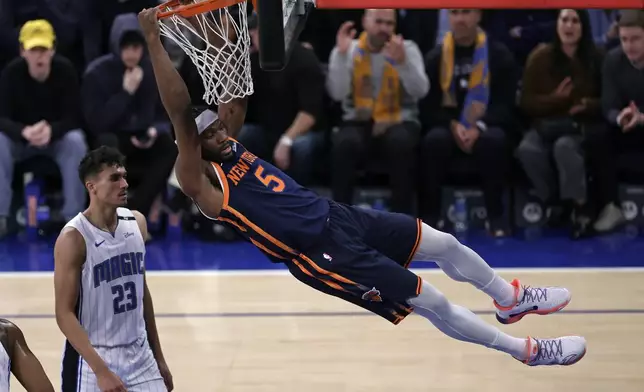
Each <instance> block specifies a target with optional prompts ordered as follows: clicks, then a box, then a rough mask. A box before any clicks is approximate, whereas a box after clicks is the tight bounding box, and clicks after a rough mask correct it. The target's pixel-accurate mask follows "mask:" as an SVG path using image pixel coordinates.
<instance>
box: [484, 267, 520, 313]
mask: <svg viewBox="0 0 644 392" xmlns="http://www.w3.org/2000/svg"><path fill="white" fill-rule="evenodd" d="M481 291H482V292H484V293H485V294H487V295H489V296H490V297H492V298H494V300H495V301H496V302H497V303H498V304H499V305H501V306H510V305H512V304H513V303H514V301H515V299H516V298H515V296H514V286H512V285H511V284H510V283H508V282H507V281H506V280H505V279H503V278H501V277H500V276H499V275H497V274H496V273H495V274H494V278H493V279H492V280H491V281H490V283H488V284H486V285H485V286H483V287H481ZM519 294H521V293H520V292H519Z"/></svg>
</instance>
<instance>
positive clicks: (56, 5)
mask: <svg viewBox="0 0 644 392" xmlns="http://www.w3.org/2000/svg"><path fill="white" fill-rule="evenodd" d="M83 3H84V1H69V0H48V1H15V0H0V69H2V67H3V66H4V65H5V64H6V63H7V62H8V61H11V60H13V58H15V57H16V56H18V54H19V53H20V48H19V45H18V32H19V30H20V28H21V27H22V25H23V24H25V22H27V21H29V20H37V19H45V20H47V21H48V22H49V23H51V25H52V26H53V27H54V32H55V33H56V53H58V54H59V55H62V56H63V57H65V58H67V59H68V60H70V61H71V62H72V63H73V64H74V65H75V66H81V65H83V64H84V62H83V56H82V54H83V53H82V49H81V44H82V34H81V30H80V21H82V19H83V18H82V8H83Z"/></svg>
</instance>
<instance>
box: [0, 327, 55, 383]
mask: <svg viewBox="0 0 644 392" xmlns="http://www.w3.org/2000/svg"><path fill="white" fill-rule="evenodd" d="M1 323H2V324H4V326H5V327H6V330H7V334H8V337H9V344H10V346H11V350H10V353H9V355H10V356H11V357H10V358H11V372H12V373H13V375H14V376H16V379H17V380H18V382H20V384H21V385H22V386H23V387H24V388H25V389H26V390H27V391H28V392H54V387H53V386H52V385H51V381H49V378H47V374H46V373H45V370H44V369H43V367H42V365H41V364H40V361H38V358H36V356H35V355H34V353H32V352H31V350H30V349H29V346H28V345H27V341H26V339H25V336H24V335H23V333H22V331H21V330H20V328H18V327H17V326H16V325H15V324H13V323H11V322H8V321H5V320H3V321H2V322H1Z"/></svg>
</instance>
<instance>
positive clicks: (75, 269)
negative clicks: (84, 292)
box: [54, 228, 107, 374]
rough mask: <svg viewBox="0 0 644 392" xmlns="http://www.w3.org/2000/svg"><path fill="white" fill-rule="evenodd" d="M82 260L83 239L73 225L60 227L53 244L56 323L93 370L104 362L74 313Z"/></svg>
mask: <svg viewBox="0 0 644 392" xmlns="http://www.w3.org/2000/svg"><path fill="white" fill-rule="evenodd" d="M84 262H85V240H84V239H83V237H82V236H81V234H80V233H79V232H78V231H76V230H75V229H71V228H68V229H63V231H62V232H61V234H60V236H59V237H58V239H57V240H56V245H54V297H55V306H56V323H57V324H58V328H60V331H61V332H62V333H63V335H65V337H66V338H67V340H68V341H69V343H70V344H71V345H72V346H73V347H74V349H76V351H77V352H78V354H80V356H81V357H83V359H85V362H87V364H88V365H89V366H90V368H92V370H93V371H94V373H95V374H98V373H100V372H102V371H104V370H105V369H106V368H107V365H106V364H105V362H104V361H103V359H102V358H101V357H100V356H99V355H98V353H97V352H96V350H95V349H94V347H92V344H91V343H90V341H89V337H88V336H87V332H85V330H84V329H83V327H82V326H81V325H80V322H79V321H78V318H77V317H76V313H75V308H76V302H77V301H78V293H79V281H80V274H81V268H82V265H83V263H84Z"/></svg>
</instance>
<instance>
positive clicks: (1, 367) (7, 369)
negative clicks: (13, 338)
mask: <svg viewBox="0 0 644 392" xmlns="http://www.w3.org/2000/svg"><path fill="white" fill-rule="evenodd" d="M10 378H11V359H10V358H9V354H8V353H7V350H5V349H4V346H3V345H2V343H0V392H9V379H10Z"/></svg>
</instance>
